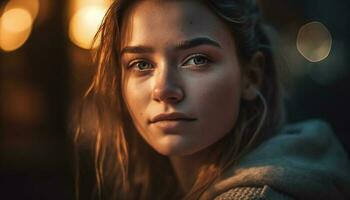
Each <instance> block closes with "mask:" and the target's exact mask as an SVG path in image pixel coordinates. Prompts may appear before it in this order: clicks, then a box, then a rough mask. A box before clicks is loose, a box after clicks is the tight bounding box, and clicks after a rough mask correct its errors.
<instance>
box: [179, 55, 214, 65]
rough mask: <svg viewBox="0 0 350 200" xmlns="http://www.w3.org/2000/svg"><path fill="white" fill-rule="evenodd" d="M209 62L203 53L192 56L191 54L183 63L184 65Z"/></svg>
mask: <svg viewBox="0 0 350 200" xmlns="http://www.w3.org/2000/svg"><path fill="white" fill-rule="evenodd" d="M209 62H210V60H209V59H208V58H207V57H206V56H204V55H194V56H191V57H190V58H188V59H187V60H186V62H185V63H184V64H183V65H184V66H189V65H205V64H208V63H209Z"/></svg>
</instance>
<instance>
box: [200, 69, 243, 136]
mask: <svg viewBox="0 0 350 200" xmlns="http://www.w3.org/2000/svg"><path fill="white" fill-rule="evenodd" d="M197 83H198V87H200V88H201V89H197V90H195V89H193V91H197V92H196V95H194V96H193V98H194V99H193V101H195V102H193V103H195V104H194V105H197V107H196V108H197V109H198V112H199V113H201V116H202V122H203V124H202V125H203V126H204V127H205V129H204V130H208V134H215V136H216V137H222V136H223V135H225V134H226V133H228V131H230V130H231V129H232V128H233V126H234V124H235V122H236V119H237V117H238V113H239V105H240V98H241V96H240V95H241V91H240V76H239V73H237V72H229V73H224V74H218V75H217V76H215V77H212V78H210V79H209V80H203V81H198V82H197ZM212 137H214V136H212Z"/></svg>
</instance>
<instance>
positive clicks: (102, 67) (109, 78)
mask: <svg viewBox="0 0 350 200" xmlns="http://www.w3.org/2000/svg"><path fill="white" fill-rule="evenodd" d="M134 2H136V0H128V1H123V0H115V1H114V2H113V3H112V5H111V7H110V8H109V10H108V11H107V13H106V15H105V18H104V20H103V23H102V25H101V27H100V29H99V31H98V36H99V38H100V45H99V47H98V48H97V50H96V52H95V56H94V61H95V64H96V66H97V68H96V73H95V75H94V78H93V81H92V83H91V86H90V87H89V89H88V91H87V92H86V94H85V96H84V99H83V101H82V105H81V106H80V108H79V112H78V115H77V118H76V119H77V122H76V123H77V126H76V129H75V143H76V146H77V149H78V151H77V158H78V160H77V163H78V164H79V163H80V166H78V169H79V170H78V172H77V181H78V183H77V186H79V185H82V184H83V182H84V179H83V177H82V176H83V175H84V172H85V174H86V173H87V171H88V170H87V168H86V167H85V166H86V165H92V166H94V167H93V170H92V172H93V174H94V176H95V183H96V184H94V185H93V186H91V187H92V188H94V190H93V193H87V192H86V191H84V193H85V194H89V195H92V196H94V198H98V199H119V198H120V199H179V198H184V199H198V198H199V197H200V196H201V194H202V193H203V192H204V191H205V190H206V189H207V188H208V187H209V186H210V185H211V184H212V183H213V182H214V181H215V180H216V179H217V178H218V177H219V176H220V174H222V172H223V171H225V170H226V169H227V168H229V167H231V166H233V165H235V164H236V163H237V162H238V161H239V159H240V158H241V157H242V156H243V155H244V154H246V153H247V152H249V151H250V150H251V149H252V148H254V147H255V146H256V145H258V144H259V143H260V142H261V141H263V140H264V139H266V138H268V137H270V136H271V135H272V134H273V133H275V132H276V130H277V129H278V127H279V125H280V124H281V119H282V115H283V112H282V106H281V92H280V81H279V78H278V69H277V66H276V63H275V58H274V54H273V51H272V47H271V42H270V40H269V38H268V36H267V34H266V30H265V28H264V25H263V24H262V22H261V19H260V14H259V10H258V7H257V5H256V2H255V1H254V0H202V1H201V2H202V3H204V4H206V5H207V6H208V7H209V8H210V9H211V10H212V11H213V12H214V13H215V14H216V15H218V16H219V17H220V18H221V19H222V20H223V21H224V22H225V23H226V25H227V26H228V27H229V28H230V30H231V31H232V36H233V38H234V39H235V42H236V44H237V52H238V56H239V60H240V62H241V63H247V62H249V60H251V59H252V57H253V55H254V54H255V53H257V52H261V53H262V54H263V56H264V60H265V63H264V68H263V73H264V75H263V76H264V78H263V81H262V85H261V88H260V90H259V91H260V92H259V95H258V98H257V99H256V100H253V101H244V100H242V101H241V105H240V110H239V116H238V120H237V122H236V124H235V126H234V128H233V129H232V130H231V131H230V133H229V134H227V135H226V136H225V138H224V139H222V140H220V141H219V142H218V143H216V144H215V145H214V147H215V148H213V149H214V150H213V151H212V153H211V155H210V159H208V162H207V163H204V164H203V166H202V167H201V168H200V171H199V173H198V176H197V179H196V181H195V183H194V185H193V187H192V189H191V190H190V191H189V192H188V193H187V194H182V193H181V190H180V187H179V185H178V183H177V180H176V177H175V175H174V172H173V170H172V168H171V165H170V161H169V159H168V158H167V157H165V156H162V155H160V154H158V153H156V151H155V150H153V149H152V148H151V147H150V146H149V145H148V144H146V142H145V141H144V140H143V139H142V138H141V136H140V135H139V134H138V133H137V130H136V128H135V126H134V125H133V123H132V120H131V117H130V115H129V113H128V111H127V109H126V106H125V103H124V101H123V98H122V91H121V88H122V77H121V76H122V75H121V70H122V69H121V67H120V50H119V46H120V44H121V42H122V40H123V38H121V28H122V27H121V22H122V20H123V17H124V14H125V10H126V9H127V8H128V7H130V6H131V5H132V4H133V3H134ZM96 38H98V37H96ZM242 66H243V67H249V65H242ZM243 70H244V69H243ZM90 154H91V155H92V157H91V158H92V159H91V162H88V163H87V164H86V163H85V164H84V166H82V164H81V161H82V155H85V157H86V155H90ZM87 160H88V161H89V159H87ZM83 170H85V171H83ZM88 172H89V173H91V171H88ZM79 180H80V183H79ZM91 187H90V188H91ZM77 191H79V188H78V189H77ZM77 198H79V192H77Z"/></svg>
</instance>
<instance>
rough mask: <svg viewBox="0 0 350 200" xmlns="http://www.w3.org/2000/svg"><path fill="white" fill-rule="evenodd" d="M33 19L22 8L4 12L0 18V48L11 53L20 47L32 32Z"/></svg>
mask: <svg viewBox="0 0 350 200" xmlns="http://www.w3.org/2000/svg"><path fill="white" fill-rule="evenodd" d="M32 24H33V18H32V16H31V14H30V13H29V12H28V11H27V10H25V9H23V8H13V9H9V10H6V11H5V12H4V14H3V15H2V16H1V18H0V48H1V49H3V50H4V51H13V50H16V49H18V48H19V47H21V46H22V45H23V44H24V43H25V42H26V40H27V39H28V37H29V35H30V33H31V30H32Z"/></svg>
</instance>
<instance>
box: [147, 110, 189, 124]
mask: <svg viewBox="0 0 350 200" xmlns="http://www.w3.org/2000/svg"><path fill="white" fill-rule="evenodd" d="M195 120H196V119H195V118H193V117H190V116H188V115H186V114H184V113H180V112H173V113H161V114H159V115H156V116H155V117H153V118H152V119H151V120H150V123H157V122H190V121H195Z"/></svg>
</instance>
